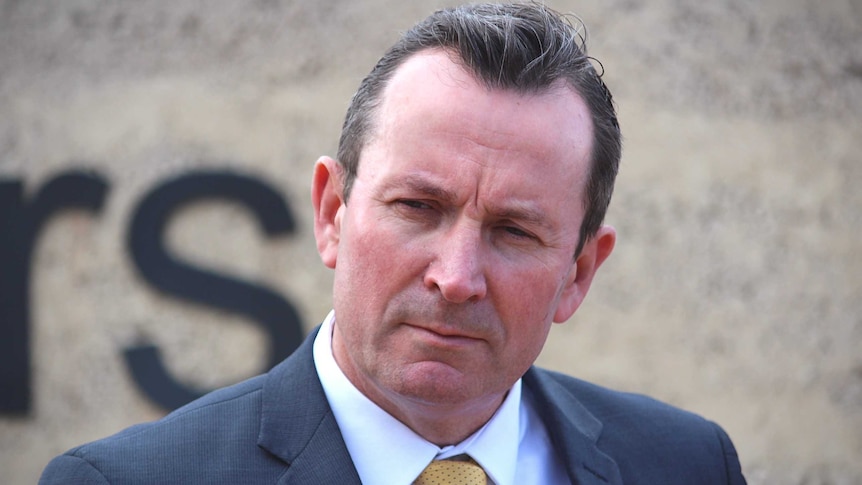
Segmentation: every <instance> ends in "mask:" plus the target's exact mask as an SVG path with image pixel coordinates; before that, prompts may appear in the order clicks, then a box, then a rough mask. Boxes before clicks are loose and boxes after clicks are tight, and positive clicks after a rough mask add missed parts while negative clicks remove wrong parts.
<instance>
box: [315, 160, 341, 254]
mask: <svg viewBox="0 0 862 485" xmlns="http://www.w3.org/2000/svg"><path fill="white" fill-rule="evenodd" d="M342 180H343V179H342V169H341V165H339V164H338V162H337V161H335V160H333V159H332V158H329V157H320V158H319V159H318V160H317V162H316V163H315V164H314V176H313V178H312V181H311V203H312V205H313V206H314V239H315V240H317V252H318V253H320V259H321V260H323V264H325V265H326V266H327V267H328V268H330V269H332V268H335V260H336V259H337V256H338V242H339V240H340V235H341V217H342V212H343V211H342V210H341V209H342V208H343V207H344V197H343V186H342Z"/></svg>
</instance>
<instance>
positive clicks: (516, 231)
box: [500, 226, 536, 240]
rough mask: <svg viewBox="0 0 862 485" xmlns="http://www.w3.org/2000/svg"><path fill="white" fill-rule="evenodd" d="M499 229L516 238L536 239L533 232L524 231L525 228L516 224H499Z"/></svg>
mask: <svg viewBox="0 0 862 485" xmlns="http://www.w3.org/2000/svg"><path fill="white" fill-rule="evenodd" d="M500 229H501V230H503V231H505V233H506V234H507V235H509V236H511V237H514V238H516V239H525V240H529V239H536V236H534V235H533V234H530V233H529V232H527V231H525V230H523V229H521V228H520V227H517V226H501V227H500Z"/></svg>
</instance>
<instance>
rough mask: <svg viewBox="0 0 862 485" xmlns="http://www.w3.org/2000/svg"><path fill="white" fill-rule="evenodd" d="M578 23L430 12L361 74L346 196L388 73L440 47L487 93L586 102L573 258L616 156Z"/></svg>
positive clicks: (612, 124) (541, 14)
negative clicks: (569, 96) (580, 214)
mask: <svg viewBox="0 0 862 485" xmlns="http://www.w3.org/2000/svg"><path fill="white" fill-rule="evenodd" d="M584 40H585V37H584V32H583V31H582V30H580V29H579V25H578V24H572V23H571V22H570V21H569V19H568V18H566V17H565V16H562V15H560V14H559V13H557V12H555V11H553V10H551V9H549V8H547V7H545V6H543V5H538V4H476V5H464V6H460V7H456V8H452V9H447V10H441V11H438V12H435V13H434V14H432V15H431V16H429V17H428V18H427V19H425V20H424V21H422V22H420V23H419V24H417V25H416V26H414V27H413V28H412V29H410V30H409V31H408V32H407V33H405V34H404V35H403V36H402V38H401V39H400V40H399V41H398V42H397V43H396V44H395V45H394V46H392V47H391V48H390V49H389V50H388V51H387V52H386V53H385V54H384V55H383V57H381V59H380V60H379V61H378V62H377V65H376V66H375V67H374V69H372V71H371V72H370V73H369V74H368V76H366V77H365V79H364V80H363V81H362V83H361V84H360V86H359V89H358V90H357V92H356V94H355V95H354V97H353V100H352V101H351V104H350V107H349V108H348V110H347V116H346V117H345V120H344V126H343V127H342V131H341V140H340V142H339V147H338V155H337V158H338V161H339V163H340V164H341V165H342V167H343V169H344V197H345V199H348V198H349V197H350V191H351V188H352V185H353V180H354V179H355V177H356V174H357V173H358V171H359V159H360V157H361V154H362V150H363V148H364V147H365V145H366V143H367V142H368V139H369V137H370V136H371V134H372V133H373V132H374V130H375V128H376V122H377V119H376V114H377V108H378V107H379V105H380V102H381V96H382V93H383V91H384V89H385V87H386V85H387V83H388V82H389V80H390V79H391V77H392V75H393V73H394V72H395V71H396V70H397V69H398V67H399V66H401V64H403V63H404V61H405V60H406V59H408V58H410V57H411V56H413V55H415V54H416V53H417V52H420V51H423V50H428V49H443V50H445V51H447V52H449V53H450V54H451V55H452V56H453V60H456V61H457V62H459V63H460V64H461V65H462V66H463V67H464V68H465V69H467V70H468V71H469V72H470V73H471V74H472V75H473V76H475V78H476V79H477V80H479V81H481V82H482V83H483V84H485V85H486V86H488V87H489V88H495V89H505V90H513V91H515V92H518V93H522V94H525V93H536V92H540V91H545V90H548V89H550V88H551V86H553V85H554V84H555V83H556V82H558V81H559V80H564V81H565V82H566V83H567V84H568V86H569V87H570V88H571V89H574V91H575V92H577V93H578V94H579V95H580V96H581V97H582V98H583V100H584V101H585V102H586V104H587V106H588V108H589V111H590V115H591V118H592V122H593V149H592V160H591V167H590V173H589V181H588V183H587V190H586V193H585V198H584V200H583V201H582V203H583V204H584V208H585V209H586V216H585V217H584V219H583V221H582V224H581V227H580V231H579V235H578V246H577V249H576V254H575V255H576V256H577V253H580V250H581V248H582V247H583V245H584V243H585V241H586V240H587V239H588V238H590V237H592V236H594V235H595V234H596V231H598V229H599V227H601V224H602V221H603V220H604V217H605V213H606V211H607V208H608V204H609V203H610V200H611V195H612V193H613V187H614V180H615V178H616V174H617V169H618V166H619V160H620V155H621V135H620V128H619V124H618V122H617V117H616V112H615V110H614V106H613V102H612V97H611V93H610V91H609V90H608V88H607V87H606V86H605V84H604V82H603V81H602V80H601V78H600V77H599V75H598V74H597V73H596V70H595V68H594V67H593V65H592V63H591V62H590V58H589V57H587V50H586V46H585V44H584Z"/></svg>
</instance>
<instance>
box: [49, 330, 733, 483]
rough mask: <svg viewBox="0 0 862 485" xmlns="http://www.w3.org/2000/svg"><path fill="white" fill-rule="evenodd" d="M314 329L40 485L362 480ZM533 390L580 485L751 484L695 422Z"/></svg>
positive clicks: (594, 398) (568, 386) (634, 405)
mask: <svg viewBox="0 0 862 485" xmlns="http://www.w3.org/2000/svg"><path fill="white" fill-rule="evenodd" d="M314 334H316V332H314ZM314 334H313V335H312V336H310V337H309V338H308V339H307V340H306V341H305V343H304V344H303V345H302V346H301V347H300V348H299V349H298V350H297V351H296V352H295V353H294V354H293V355H292V356H290V357H289V358H287V359H286V360H285V361H284V362H282V363H281V364H279V365H277V366H276V367H275V368H273V369H272V370H271V371H270V372H269V373H267V374H265V375H261V376H257V377H254V378H252V379H249V380H247V381H245V382H241V383H239V384H236V385H234V386H231V387H228V388H225V389H221V390H218V391H215V392H212V393H210V394H208V395H206V396H204V397H202V398H201V399H198V400H197V401H194V402H192V403H191V404H188V405H187V406H184V407H182V408H180V409H178V410H176V411H174V412H173V413H171V414H169V415H168V416H166V417H165V418H163V419H161V420H159V421H156V422H153V423H147V424H141V425H137V426H133V427H131V428H128V429H126V430H124V431H122V432H120V433H118V434H116V435H114V436H111V437H108V438H105V439H103V440H100V441H96V442H94V443H90V444H86V445H83V446H79V447H77V448H73V449H71V450H69V451H68V452H66V453H65V454H63V455H61V456H58V457H56V458H54V459H53V460H52V461H51V462H50V463H49V464H48V466H47V468H46V469H45V471H44V472H43V475H42V478H41V480H40V482H39V483H41V484H53V483H58V484H59V483H62V484H77V483H93V484H96V483H114V484H132V483H135V484H138V483H139V484H191V483H210V484H252V483H262V484H263V483H266V484H339V485H341V484H359V483H360V482H359V477H358V475H357V474H356V470H355V468H354V466H353V463H352V462H351V460H350V455H349V454H348V452H347V448H346V447H345V445H344V440H343V438H342V436H341V432H340V431H339V429H338V424H337V423H336V422H335V418H334V417H333V414H332V410H331V409H330V407H329V404H328V403H327V401H326V397H325V395H324V393H323V388H322V387H321V385H320V381H319V379H318V378H317V373H316V371H315V367H314V362H313V359H312V350H311V349H312V341H313V338H314ZM524 390H525V392H526V393H529V394H530V396H531V397H532V398H533V400H534V402H535V403H536V405H537V408H538V412H539V414H540V415H541V416H542V417H543V420H544V422H545V425H546V426H547V428H548V432H549V433H550V436H551V438H552V440H553V442H554V445H555V448H556V450H557V452H558V453H559V455H560V457H561V458H562V461H563V462H564V463H565V466H566V469H567V470H568V473H569V477H571V480H572V483H574V484H578V485H598V484H609V483H610V484H623V483H625V484H649V485H672V484H679V485H683V484H685V485H710V484H744V483H745V479H744V478H743V477H742V473H741V471H740V466H739V460H738V459H737V456H736V451H735V450H734V448H733V445H732V444H731V442H730V439H729V438H728V437H727V435H726V434H725V433H724V431H722V429H721V428H719V427H718V426H717V425H716V424H714V423H712V422H709V421H707V420H705V419H703V418H700V417H698V416H696V415H693V414H690V413H687V412H684V411H681V410H678V409H676V408H673V407H670V406H668V405H665V404H661V403H659V402H657V401H654V400H652V399H650V398H647V397H643V396H638V395H633V394H625V393H619V392H615V391H610V390H607V389H604V388H601V387H598V386H595V385H592V384H589V383H586V382H583V381H580V380H577V379H573V378H571V377H567V376H564V375H562V374H557V373H553V372H549V371H545V370H542V369H538V368H532V369H530V371H529V372H527V374H526V375H525V376H524Z"/></svg>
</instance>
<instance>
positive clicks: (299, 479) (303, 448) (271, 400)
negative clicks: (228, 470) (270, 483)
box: [258, 331, 360, 485]
mask: <svg viewBox="0 0 862 485" xmlns="http://www.w3.org/2000/svg"><path fill="white" fill-rule="evenodd" d="M316 335H317V331H314V332H312V334H311V335H309V337H308V338H307V339H306V340H305V342H304V343H303V344H302V346H300V348H299V349H297V350H296V352H294V353H293V355H291V356H290V357H288V358H287V359H286V360H285V361H283V362H282V363H280V364H279V365H277V366H276V367H275V368H273V370H272V371H270V372H269V374H268V376H267V381H266V383H265V384H264V387H263V403H262V409H261V420H260V434H259V435H258V445H259V446H260V447H262V448H264V449H266V450H267V451H269V452H270V453H272V454H273V455H275V456H277V457H279V458H280V459H282V460H284V461H285V462H286V463H287V464H288V465H289V468H288V470H287V471H286V472H285V474H284V476H282V479H281V480H280V481H279V483H283V484H287V483H303V484H304V483H339V484H356V485H360V481H359V475H358V474H357V473H356V469H355V468H354V466H353V461H352V460H351V459H350V454H349V453H348V451H347V447H346V446H345V444H344V439H343V438H342V436H341V431H340V430H339V429H338V424H337V423H336V422H335V417H334V415H333V414H332V409H331V408H330V407H329V403H328V402H327V401H326V395H325V394H324V393H323V387H322V386H321V385H320V380H319V379H318V377H317V372H316V370H315V367H314V360H313V358H312V347H313V345H312V344H313V342H314V337H315V336H316Z"/></svg>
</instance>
